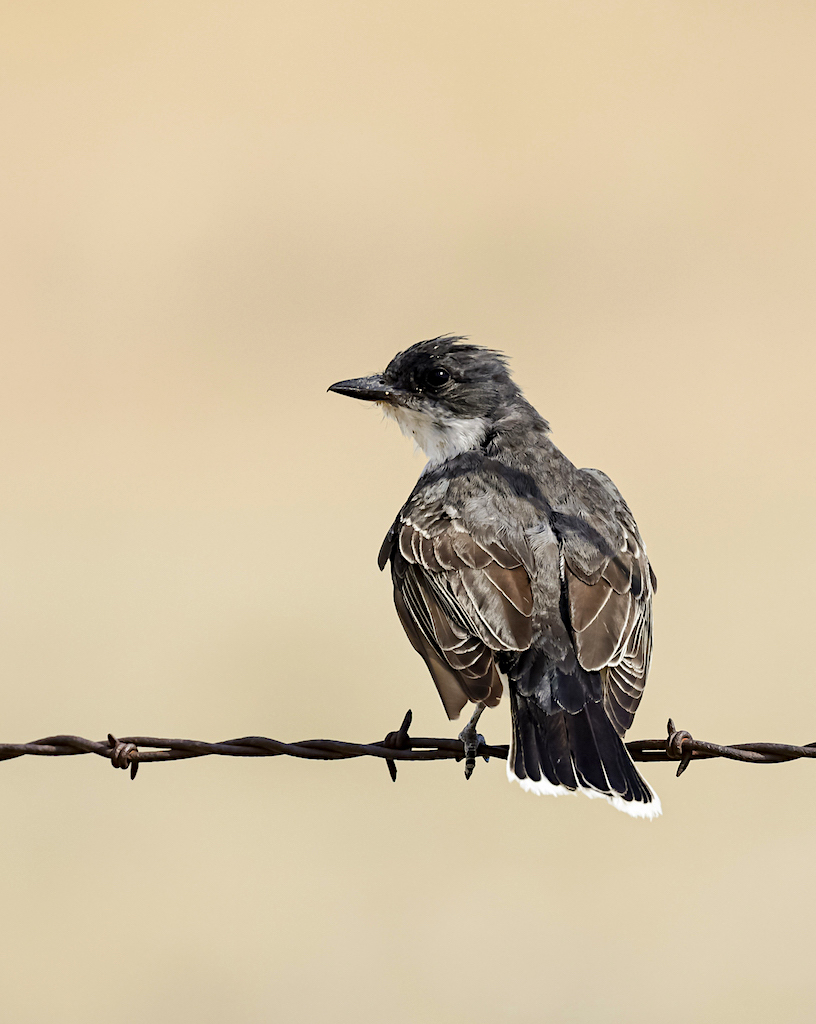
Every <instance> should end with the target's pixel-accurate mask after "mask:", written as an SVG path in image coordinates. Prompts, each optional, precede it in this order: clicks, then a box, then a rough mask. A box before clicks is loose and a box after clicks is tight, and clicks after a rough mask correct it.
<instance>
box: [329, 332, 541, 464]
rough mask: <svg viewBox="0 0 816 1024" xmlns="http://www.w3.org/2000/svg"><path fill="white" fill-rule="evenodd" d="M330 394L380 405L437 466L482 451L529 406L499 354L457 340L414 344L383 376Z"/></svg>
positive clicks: (333, 388)
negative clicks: (496, 429)
mask: <svg viewBox="0 0 816 1024" xmlns="http://www.w3.org/2000/svg"><path fill="white" fill-rule="evenodd" d="M329 391H335V392H337V394H340V395H348V396H349V397H350V398H359V399H362V400H363V401H366V402H376V403H377V404H378V405H380V406H381V408H382V409H383V411H384V412H385V413H386V415H388V416H390V417H391V418H392V419H395V420H396V421H397V423H398V424H399V427H400V429H401V430H402V432H403V434H405V435H406V436H408V437H413V439H414V441H415V442H416V444H417V446H418V447H419V448H421V449H422V450H423V451H424V452H425V454H426V455H427V456H428V459H429V461H430V462H431V464H436V463H440V462H444V461H445V460H446V459H450V458H453V457H454V456H455V455H459V454H461V453H462V452H466V451H469V450H470V449H472V448H478V447H479V446H480V445H481V444H482V443H483V442H484V440H485V438H486V436H487V435H488V434H489V433H490V432H491V431H492V429H493V426H494V424H495V423H496V422H497V421H499V420H500V419H502V418H503V417H504V416H505V415H506V414H507V410H508V409H509V408H512V407H513V405H514V403H517V402H519V401H523V399H521V392H520V391H519V389H518V387H517V386H516V384H515V383H514V382H513V380H512V378H511V377H510V374H509V372H508V370H507V363H506V361H505V359H504V357H503V356H502V355H501V354H500V353H499V352H494V351H493V350H492V349H486V348H480V347H479V346H478V345H469V344H467V343H465V339H464V338H458V337H453V336H451V335H445V336H443V337H440V338H432V339H430V340H429V341H421V342H419V344H417V345H412V346H411V348H409V349H406V350H405V351H404V352H399V353H397V355H396V356H394V358H393V359H392V360H391V362H390V363H389V364H388V366H387V367H386V369H385V371H384V372H383V373H381V374H375V375H374V376H373V377H359V378H357V379H355V380H343V381H340V382H339V383H337V384H332V386H331V387H330V388H329ZM525 404H526V403H525Z"/></svg>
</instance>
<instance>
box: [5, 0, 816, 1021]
mask: <svg viewBox="0 0 816 1024" xmlns="http://www.w3.org/2000/svg"><path fill="white" fill-rule="evenodd" d="M815 32H816V10H814V6H813V4H812V3H807V2H802V3H796V2H791V3H784V4H781V3H770V2H767V3H751V2H739V3H728V2H721V3H717V4H711V3H707V2H695V0H682V2H676V3H666V2H655V0H648V2H643V3H640V2H626V0H623V2H613V0H608V2H584V0H572V2H568V0H558V2H554V0H539V2H537V3H522V2H512V0H511V2H507V0H504V2H502V3H495V4H490V3H487V2H479V0H477V2H475V3H467V4H465V3H451V2H446V0H445V2H442V3H439V0H433V2H430V0H421V2H416V0H415V2H412V3H396V4H386V3H376V2H358V3H348V4H344V3H330V2H327V0H298V2H297V3H295V2H278V3H269V2H249V3H246V4H237V5H236V4H227V3H223V2H209V3H208V2H201V0H196V2H189V3H185V2H178V0H173V2H171V3H170V4H167V3H156V2H153V0H139V2H138V3H136V2H130V0H128V2H119V3H116V4H109V3H101V2H96V3H82V2H75V3H70V4H64V3H38V2H31V3H21V4H14V5H6V6H5V11H4V14H3V28H2V33H1V34H0V47H1V48H2V52H1V53H0V69H2V70H1V71H0V73H1V74H2V78H3V88H2V139H3V142H2V151H1V152H0V160H1V161H2V171H1V172H0V180H1V181H2V190H1V191H2V194H1V195H0V203H1V204H2V208H1V209H0V216H1V217H2V227H0V237H1V239H2V241H0V259H2V269H1V270H0V287H2V291H3V295H2V310H3V314H2V315H3V341H2V372H0V479H1V480H2V484H3V487H2V506H1V507H2V523H1V524H0V545H2V550H0V565H2V573H1V574H0V575H1V576H2V582H1V583H0V603H1V607H0V623H1V624H0V675H1V677H2V686H3V694H4V696H3V700H2V716H1V717H2V727H1V728H0V732H1V733H2V735H1V736H0V739H2V740H8V741H23V740H32V739H34V738H36V737H38V736H43V735H47V734H48V733H51V732H77V733H80V734H82V735H86V736H92V737H97V738H101V737H103V736H104V734H105V733H107V732H108V731H109V730H113V731H114V732H118V733H120V734H124V733H129V732H136V733H138V732H142V733H150V734H154V735H156V734H157V735H181V736H190V737H197V738H206V739H222V738H227V737H230V736H240V735H244V734H247V733H261V734H266V735H273V736H277V737H279V738H283V739H301V738H306V737H309V736H320V735H323V736H334V737H339V738H348V739H360V740H369V739H375V738H377V737H380V736H382V735H383V734H384V733H385V732H386V731H388V730H390V729H393V728H396V726H397V725H398V723H399V721H400V719H401V716H402V714H403V712H404V710H405V709H406V708H407V707H409V706H410V707H412V708H413V709H414V713H415V720H416V723H417V731H418V732H419V733H425V734H426V735H427V734H431V735H434V734H440V733H442V734H445V733H447V732H452V731H453V729H454V727H452V726H450V725H448V723H447V722H446V720H445V718H444V715H443V712H442V708H441V705H440V703H439V702H438V700H437V698H436V695H435V692H434V690H433V687H432V685H431V683H430V681H429V679H428V678H427V676H426V673H425V670H424V667H423V666H422V664H421V662H420V661H419V659H418V658H417V657H416V655H415V654H414V653H413V651H412V650H411V649H410V647H409V645H408V643H407V641H406V640H405V638H404V637H403V635H402V632H401V630H400V627H399V625H398V623H397V620H396V616H395V614H394V612H393V608H392V607H391V599H390V587H389V582H388V580H387V578H385V577H384V576H381V575H380V574H379V573H378V572H377V570H376V566H375V557H376V553H377V549H378V546H379V543H380V540H381V537H382V535H383V533H384V532H385V530H386V528H387V527H388V525H389V524H390V522H391V518H392V516H393V514H394V513H395V512H396V510H397V508H398V507H399V505H400V504H401V502H402V500H403V499H404V498H405V496H406V495H407V493H408V491H409V489H410V487H411V485H412V483H413V481H414V479H415V477H416V475H417V473H418V471H419V469H420V467H421V461H420V459H419V458H418V457H416V456H414V455H413V454H412V452H411V450H410V446H409V444H408V443H407V442H406V441H405V440H404V439H403V438H401V437H400V436H399V435H398V433H397V431H396V430H395V428H394V427H393V425H387V426H385V425H383V424H382V423H381V422H380V417H379V415H378V414H377V413H376V412H375V411H373V410H372V409H370V408H365V407H362V406H359V405H355V404H354V403H352V402H349V401H347V400H343V399H340V398H338V397H336V396H334V395H326V394H325V390H326V387H327V385H328V384H330V383H332V382H333V381H335V380H337V379H339V378H343V377H349V376H357V375H359V374H363V373H369V372H373V371H375V370H377V369H380V368H382V367H383V366H384V364H385V363H386V362H387V361H388V359H389V358H390V357H391V356H392V355H393V354H394V352H395V351H396V350H397V349H399V348H404V347H406V346H407V345H409V344H411V343H413V342H414V341H417V340H419V339H420V338H425V337H428V336H431V335H434V334H438V333H441V332H443V331H454V332H460V333H468V334H470V335H471V337H472V338H473V339H474V340H475V341H477V342H481V343H483V344H488V345H493V346H497V347H500V348H502V349H504V350H505V351H506V352H507V353H508V354H509V355H510V357H511V358H512V362H513V367H514V369H515V372H516V375H517V377H518V379H519V381H520V382H521V383H522V385H523V386H524V387H525V389H526V392H527V394H528V396H529V397H530V399H531V400H532V401H533V402H534V403H535V404H536V405H537V406H538V408H539V409H540V410H541V411H542V412H543V413H544V414H545V415H547V416H548V417H549V418H550V419H551V421H552V423H553V426H554V431H555V434H554V436H555V440H556V442H557V443H558V444H560V445H561V446H562V447H563V448H564V449H565V450H566V452H567V453H568V454H569V455H570V456H571V457H572V458H573V459H574V460H575V461H576V462H578V463H579V464H581V465H593V466H600V467H602V468H603V469H605V470H606V471H607V472H609V473H610V474H611V475H612V476H613V478H614V479H615V480H616V482H617V483H618V484H619V486H620V487H621V489H622V490H623V492H624V494H625V495H626V497H627V498H628V500H629V502H630V504H631V505H632V506H633V508H634V510H635V513H636V515H637V517H638V519H639V522H640V524H641V527H642V529H643V532H644V534H645V536H646V538H647V540H648V543H649V549H650V553H651V555H652V558H653V561H654V563H655V566H656V568H657V572H658V575H659V577H660V593H659V597H658V601H657V608H656V614H657V620H656V652H655V658H654V664H653V675H652V680H651V682H650V685H649V688H648V690H647V695H646V700H645V702H644V705H643V707H642V710H641V712H640V714H639V717H638V720H637V722H636V723H635V727H634V729H633V731H632V736H633V737H646V736H654V735H662V733H663V730H664V728H665V721H666V718H667V717H668V715H669V714H671V715H673V716H674V717H675V719H676V720H677V722H678V723H679V724H681V725H682V726H683V727H685V728H688V729H690V730H691V731H692V732H694V733H695V734H697V735H698V736H700V737H701V738H708V739H714V740H721V741H739V740H749V739H769V740H770V739H777V740H787V741H791V742H806V741H809V740H813V739H815V738H816V687H814V677H813V664H812V641H813V630H814V626H813V622H814V609H815V607H816V606H815V605H814V600H815V599H814V590H813V578H814V572H815V571H816V551H815V550H814V543H813V541H814V536H816V533H815V532H814V528H813V525H812V518H813V514H814V502H815V501H816V482H815V481H814V469H816V459H815V458H814V450H813V427H814V420H816V416H814V408H813V378H814V372H815V371H816V358H814V331H813V328H814V312H813V310H814V301H813V292H814V287H813V280H814V269H816V268H815V266H814V263H815V262H816V261H815V260H814V256H815V255H816V246H814V227H815V226H816V224H815V223H814V221H815V220H816V217H815V216H814V214H815V212H816V208H815V204H814V180H815V179H816V166H815V165H816V144H815V143H814V123H813V98H814V94H816V59H814V58H815V57H816V54H815V53H814V50H815V49H816V46H815V45H814V39H815V38H816V36H815V35H814V33H815ZM483 721H484V731H485V733H486V734H487V736H488V738H489V739H491V740H493V741H495V742H502V741H506V739H507V735H508V721H507V712H506V708H505V707H502V708H501V709H499V711H497V712H495V713H493V714H491V715H490V716H488V717H487V718H486V719H485V720H483ZM647 775H648V777H649V779H650V780H651V781H652V782H653V784H654V785H655V787H656V788H657V789H658V791H659V793H660V795H661V797H662V798H663V804H664V808H665V816H664V817H663V818H662V819H661V820H659V821H657V822H655V823H651V824H649V823H645V822H637V821H632V820H630V819H629V818H627V817H625V816H623V815H620V814H616V813H615V812H614V811H612V810H611V809H610V808H608V807H606V806H601V805H600V804H599V803H597V802H593V803H590V802H589V801H587V800H583V799H575V800H562V801H559V802H555V801H552V800H545V799H543V798H542V799H536V798H534V797H532V796H527V795H525V794H523V793H522V792H521V791H520V790H519V789H518V788H517V787H512V788H511V787H510V786H509V785H508V784H507V782H506V780H505V776H504V768H503V765H501V764H496V763H492V764H490V765H488V766H480V767H479V768H478V769H477V773H476V775H475V777H474V779H473V780H472V781H471V782H470V783H469V784H468V785H465V783H464V781H463V779H462V776H461V770H460V768H458V767H456V766H454V765H451V764H435V765H434V764H431V765H422V764H418V765H407V766H405V767H404V768H403V769H402V770H401V771H400V778H399V782H398V784H397V785H396V786H393V785H392V784H391V783H390V781H389V780H388V778H387V774H386V770H385V767H384V766H383V765H381V764H379V763H376V762H371V761H368V762H363V761H361V762H356V763H344V764H322V763H319V764H313V763H305V762H291V761H286V760H283V759H282V760H276V761H258V762H242V761H225V760H215V759H210V760H206V761H199V762H191V763H180V764H174V765H162V766H147V767H145V768H143V770H142V772H141V773H140V775H139V778H138V780H137V782H136V783H133V784H132V783H130V782H129V781H128V780H127V778H126V776H125V774H124V773H121V772H113V771H111V770H110V768H109V767H108V766H106V765H105V764H104V763H103V762H101V761H99V760H98V759H94V758H77V759H72V760H63V761H59V762H57V761H45V760H39V761H37V760H33V759H21V760H18V761H14V762H10V763H7V764H4V765H2V766H0V807H1V808H2V810H1V811H0V814H1V815H2V819H1V820H2V840H0V849H2V854H1V855H0V892H1V893H2V895H1V896H0V907H2V921H3V923H2V928H0V1002H1V1003H2V1017H3V1019H4V1020H8V1021H14V1022H16V1024H29V1022H30V1024H38V1022H41V1021H44V1020H47V1019H51V1018H54V1019H56V1018H59V1019H60V1020H63V1021H66V1022H78V1021H87V1020H90V1019H103V1018H104V1019H107V1018H108V1016H109V1015H111V1014H112V1015H113V1016H114V1017H115V1018H117V1019H118V1017H119V1015H120V1014H121V1015H122V1016H123V1019H124V1018H127V1019H136V1018H138V1019H146V1020H147V1019H149V1020H161V1019H171V1017H172V1018H173V1019H175V1020H179V1021H197V1022H210V1021H212V1022H216V1021H218V1022H220V1021H224V1020H230V1021H237V1022H242V1024H243V1022H247V1024H256V1022H257V1024H260V1022H267V1021H271V1020H292V1021H312V1020H315V1019H330V1020H336V1021H365V1022H369V1021H371V1022H374V1021H388V1022H396V1024H402V1022H414V1021H430V1022H437V1021H438V1022H446V1024H447V1022H471V1021H473V1020H474V1019H485V1020H492V1021H511V1020H512V1021H519V1022H537V1021H541V1020H553V1021H570V1022H571V1021H577V1022H584V1021H586V1022H598V1021H603V1022H626V1024H632V1022H635V1024H637V1022H647V1021H648V1022H651V1021H654V1020H661V1021H664V1022H666V1024H675V1022H680V1021H688V1020H690V1019H695V1020H698V1021H705V1020H713V1019H719V1020H722V1021H740V1022H746V1021H747V1022H751V1021H760V1020H766V1019H785V1020H787V1021H795V1022H799V1021H810V1020H812V1019H813V1013H814V1008H815V1007H814V1004H815V1003H816V998H815V997H816V979H815V978H814V971H813V948H812V943H813V923H812V922H813V919H814V913H815V912H816V892H815V891H814V838H816V765H813V764H809V763H799V764H792V765H782V766H774V767H753V766H746V765H734V764H729V763H711V764H702V765H698V766H695V767H693V768H692V769H691V770H690V771H689V772H688V773H687V774H686V775H685V776H684V777H683V779H682V780H680V781H676V780H675V779H674V778H673V769H672V767H671V766H669V765H655V766H651V767H650V768H648V769H647Z"/></svg>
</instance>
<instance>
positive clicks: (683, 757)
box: [666, 718, 694, 779]
mask: <svg viewBox="0 0 816 1024" xmlns="http://www.w3.org/2000/svg"><path fill="white" fill-rule="evenodd" d="M666 730H667V732H668V734H669V736H668V739H667V740H666V753H667V754H669V755H670V756H671V757H676V758H677V759H678V760H679V761H680V764H679V765H678V766H677V773H676V775H675V778H677V779H679V778H680V776H681V775H682V774H683V772H684V771H685V770H686V768H688V766H689V765H690V764H691V759H692V757H693V756H694V738H693V737H692V735H691V733H690V732H686V731H685V730H683V729H675V727H674V722H673V721H672V720H671V718H670V719H669V721H668V722H667V724H666Z"/></svg>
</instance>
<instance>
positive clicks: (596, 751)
mask: <svg viewBox="0 0 816 1024" xmlns="http://www.w3.org/2000/svg"><path fill="white" fill-rule="evenodd" d="M513 690H514V692H512V695H511V702H510V706H511V713H512V719H513V742H512V744H511V746H510V754H509V757H508V761H507V774H508V776H509V777H510V778H511V779H515V780H516V781H517V782H519V783H520V784H521V786H522V788H523V789H528V790H531V791H533V792H535V793H547V794H553V795H559V794H561V793H574V792H576V791H578V790H580V791H581V792H583V793H585V794H586V795H587V796H589V797H605V798H606V799H607V800H608V801H609V802H610V803H611V804H612V805H613V806H614V807H616V808H618V810H622V811H625V812H626V813H627V814H631V815H633V816H634V817H644V818H654V817H656V816H657V815H658V814H660V800H659V799H658V797H657V794H656V793H655V792H654V791H653V790H652V789H651V787H650V786H649V784H648V783H647V782H646V781H645V779H643V777H642V776H641V775H640V773H639V772H638V770H637V768H636V767H635V765H634V762H633V761H632V758H631V757H630V755H629V751H628V750H627V749H626V747H625V746H624V743H623V740H622V739H621V738H620V736H619V735H618V733H617V731H616V730H615V727H614V725H613V724H612V722H611V721H610V720H609V718H608V717H607V715H606V712H605V711H604V708H603V705H602V704H601V703H600V702H598V701H593V700H590V701H588V702H587V703H586V705H585V706H584V707H583V708H582V709H581V710H580V711H577V712H574V713H570V712H568V711H563V710H558V711H550V712H547V711H545V710H544V709H543V708H542V707H541V706H540V704H539V703H538V701H537V700H536V699H535V697H534V696H533V695H523V694H520V693H519V692H518V691H517V690H515V688H513Z"/></svg>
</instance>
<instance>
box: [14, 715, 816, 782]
mask: <svg viewBox="0 0 816 1024" xmlns="http://www.w3.org/2000/svg"><path fill="white" fill-rule="evenodd" d="M411 717H412V716H411V712H410V711H409V712H408V713H407V714H406V715H405V718H404V719H403V722H402V725H401V726H400V728H399V729H397V730H396V731H394V732H390V733H389V734H388V735H387V736H386V737H385V739H384V740H379V741H376V742H374V743H349V742H347V741H345V740H325V739H314V740H300V741H299V742H296V743H284V742H282V741H281V740H275V739H270V738H269V737H267V736H242V737H240V738H238V739H231V740H223V741H222V742H219V743H207V742H206V741H204V740H185V739H170V738H164V737H157V736H125V737H120V738H118V739H117V738H116V737H115V736H113V735H112V734H110V733H109V734H108V738H107V740H88V739H85V738H84V737H82V736H46V737H44V738H43V739H39V740H35V741H34V742H33V743H0V761H9V760H11V759H13V758H16V757H24V756H26V755H28V756H34V757H71V756H75V755H78V754H97V755H98V756H100V757H104V758H107V759H109V760H110V762H111V764H112V765H113V766H114V768H123V769H128V768H129V769H130V775H131V778H135V777H136V771H137V769H138V767H139V765H140V764H147V763H155V762H158V761H179V760H184V759H187V758H190V757H208V756H212V755H215V756H220V757H281V756H287V757H300V758H307V759H310V760H320V761H336V760H345V759H348V758H352V757H379V758H382V759H383V760H385V761H386V763H387V765H388V770H389V773H390V775H391V778H392V779H393V780H394V781H396V777H397V768H396V762H397V761H443V760H456V761H460V760H462V759H463V758H464V756H465V750H464V745H463V744H462V741H461V740H459V739H448V738H444V737H442V738H430V737H424V736H422V737H417V736H409V734H408V730H409V728H410V725H411ZM626 746H627V748H628V750H629V753H630V754H631V755H632V759H633V760H635V761H679V762H680V763H679V765H678V768H677V775H678V776H679V775H681V774H682V773H683V772H684V771H685V770H686V768H687V767H688V765H689V764H690V763H691V762H692V761H704V760H709V759H710V758H714V757H725V758H728V759H729V760H731V761H744V762H749V763H752V764H778V763H781V762H783V761H795V760H797V759H798V758H802V757H804V758H816V742H814V743H806V744H805V745H804V746H796V745H794V744H791V743H764V742H760V743H735V744H731V745H728V746H725V745H721V744H719V743H709V742H707V741H705V740H696V739H694V737H693V736H692V735H691V734H690V733H688V732H686V731H684V730H679V729H676V728H675V726H674V722H673V721H672V720H671V719H669V721H668V725H667V736H666V738H665V739H655V740H632V741H630V742H629V743H627V744H626ZM507 751H508V747H507V745H506V744H499V745H491V744H486V743H482V744H480V746H479V749H478V756H479V757H483V758H485V759H486V760H487V759H488V758H491V757H495V758H497V759H499V760H506V759H507Z"/></svg>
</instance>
